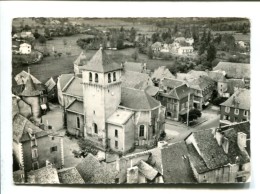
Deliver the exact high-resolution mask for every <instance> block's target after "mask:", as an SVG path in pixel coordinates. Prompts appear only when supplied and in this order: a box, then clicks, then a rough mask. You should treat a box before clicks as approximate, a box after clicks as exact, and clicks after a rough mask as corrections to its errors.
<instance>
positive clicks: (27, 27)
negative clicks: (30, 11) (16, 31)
mask: <svg viewBox="0 0 260 194" xmlns="http://www.w3.org/2000/svg"><path fill="white" fill-rule="evenodd" d="M23 29H24V30H25V31H30V30H31V29H32V28H31V27H30V26H29V25H27V24H26V25H25V26H24V28H23Z"/></svg>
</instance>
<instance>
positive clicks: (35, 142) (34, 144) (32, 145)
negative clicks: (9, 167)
mask: <svg viewBox="0 0 260 194" xmlns="http://www.w3.org/2000/svg"><path fill="white" fill-rule="evenodd" d="M35 146H37V141H36V139H32V141H31V147H35Z"/></svg>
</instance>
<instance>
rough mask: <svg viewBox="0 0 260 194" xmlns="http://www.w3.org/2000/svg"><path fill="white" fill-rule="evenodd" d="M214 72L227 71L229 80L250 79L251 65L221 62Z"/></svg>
mask: <svg viewBox="0 0 260 194" xmlns="http://www.w3.org/2000/svg"><path fill="white" fill-rule="evenodd" d="M213 70H222V71H225V72H226V74H227V77H229V78H236V79H242V78H250V64H246V63H231V62H219V63H218V65H217V66H216V67H214V68H213Z"/></svg>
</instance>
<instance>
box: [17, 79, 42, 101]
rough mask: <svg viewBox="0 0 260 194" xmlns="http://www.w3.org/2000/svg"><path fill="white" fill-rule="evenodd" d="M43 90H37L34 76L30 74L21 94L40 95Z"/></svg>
mask: <svg viewBox="0 0 260 194" xmlns="http://www.w3.org/2000/svg"><path fill="white" fill-rule="evenodd" d="M40 94H41V91H39V90H37V89H36V87H35V84H34V83H33V80H32V77H31V75H30V74H29V75H28V79H27V81H26V83H25V86H24V90H23V91H22V92H21V93H20V96H39V95H40Z"/></svg>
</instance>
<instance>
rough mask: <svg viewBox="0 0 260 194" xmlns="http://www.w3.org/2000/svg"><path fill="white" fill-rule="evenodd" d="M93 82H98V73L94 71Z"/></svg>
mask: <svg viewBox="0 0 260 194" xmlns="http://www.w3.org/2000/svg"><path fill="white" fill-rule="evenodd" d="M95 82H96V83H98V74H97V73H95Z"/></svg>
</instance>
